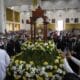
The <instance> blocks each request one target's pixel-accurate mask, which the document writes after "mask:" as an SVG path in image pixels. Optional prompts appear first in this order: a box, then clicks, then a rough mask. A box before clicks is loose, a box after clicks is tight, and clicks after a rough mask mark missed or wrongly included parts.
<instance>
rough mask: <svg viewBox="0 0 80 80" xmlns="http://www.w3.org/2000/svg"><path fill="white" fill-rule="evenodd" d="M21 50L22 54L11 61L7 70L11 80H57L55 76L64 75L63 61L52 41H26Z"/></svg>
mask: <svg viewBox="0 0 80 80" xmlns="http://www.w3.org/2000/svg"><path fill="white" fill-rule="evenodd" d="M21 48H22V52H21V53H19V54H18V55H16V56H14V57H13V58H12V59H11V63H10V65H9V67H8V68H7V73H8V75H9V76H11V77H12V78H13V80H28V79H29V80H46V79H47V78H52V79H53V80H57V79H56V75H57V74H61V75H64V74H65V71H64V70H63V67H62V66H63V59H62V57H61V55H60V53H59V52H58V51H57V49H56V46H55V44H54V42H53V41H47V42H43V41H36V42H35V43H33V42H30V41H27V42H25V43H23V44H22V47H21Z"/></svg>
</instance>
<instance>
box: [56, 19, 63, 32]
mask: <svg viewBox="0 0 80 80" xmlns="http://www.w3.org/2000/svg"><path fill="white" fill-rule="evenodd" d="M63 27H64V23H63V20H58V21H57V31H63Z"/></svg>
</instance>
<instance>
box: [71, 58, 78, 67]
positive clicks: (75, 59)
mask: <svg viewBox="0 0 80 80" xmlns="http://www.w3.org/2000/svg"><path fill="white" fill-rule="evenodd" d="M71 60H72V61H73V62H74V63H75V64H77V65H78V66H79V67H80V60H78V59H77V58H75V57H73V56H71Z"/></svg>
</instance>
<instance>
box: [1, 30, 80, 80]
mask: <svg viewBox="0 0 80 80" xmlns="http://www.w3.org/2000/svg"><path fill="white" fill-rule="evenodd" d="M26 40H30V34H29V33H27V32H25V31H24V32H22V31H21V32H15V33H10V34H7V37H3V36H1V38H0V53H1V54H0V59H2V60H3V61H2V60H0V64H1V66H0V80H4V77H5V73H6V67H7V66H8V64H9V63H10V57H11V56H14V55H16V54H18V53H20V52H21V44H22V43H23V42H25V41H26ZM48 40H53V41H54V42H55V44H56V46H57V49H58V50H59V51H61V53H62V55H63V57H64V68H65V70H66V71H67V72H68V73H71V75H75V76H76V75H79V73H80V72H79V70H80V69H79V67H80V49H79V48H80V33H77V34H76V33H75V31H70V32H65V31H64V32H60V34H58V33H57V32H56V31H55V32H50V33H49V34H48ZM3 49H4V50H5V51H4V50H3ZM2 56H4V57H2ZM5 59H6V60H5ZM3 63H4V64H3ZM2 67H3V69H2ZM2 70H3V71H2ZM1 71H2V72H1ZM3 74H4V76H2V75H3ZM67 75H69V74H67ZM67 75H65V77H66V76H67ZM65 77H64V78H63V80H66V79H65ZM67 77H68V76H67ZM77 78H78V79H68V80H80V79H79V77H78V76H77Z"/></svg>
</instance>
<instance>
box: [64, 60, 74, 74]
mask: <svg viewBox="0 0 80 80" xmlns="http://www.w3.org/2000/svg"><path fill="white" fill-rule="evenodd" d="M63 68H64V69H65V70H66V71H67V72H70V73H74V71H73V70H72V68H71V67H70V66H69V64H68V61H67V59H66V58H64V64H63Z"/></svg>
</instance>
